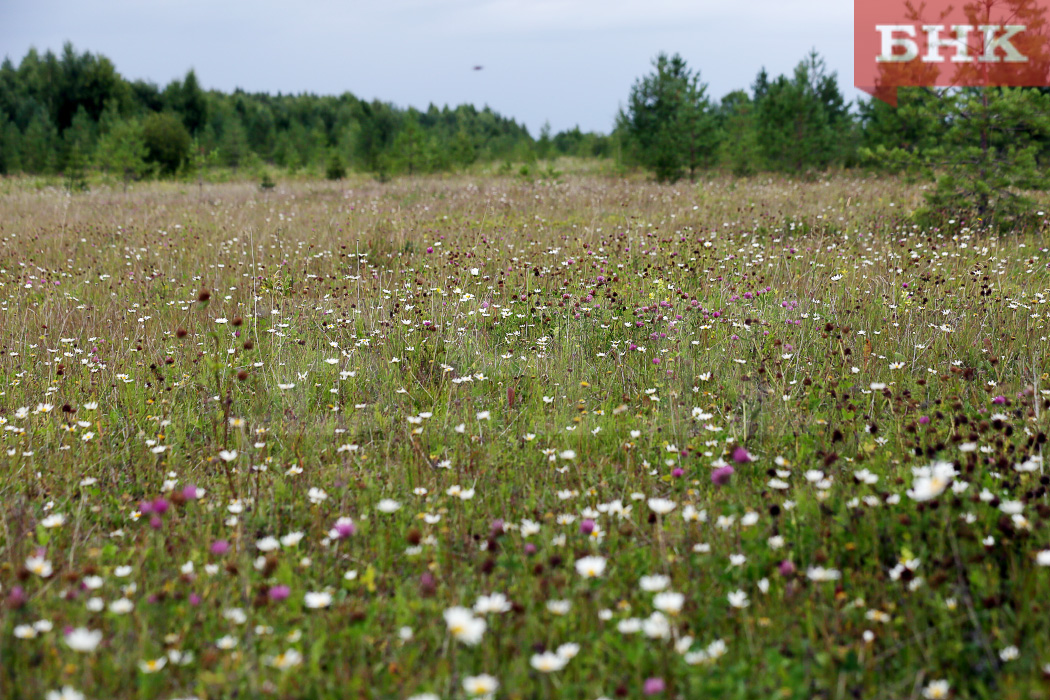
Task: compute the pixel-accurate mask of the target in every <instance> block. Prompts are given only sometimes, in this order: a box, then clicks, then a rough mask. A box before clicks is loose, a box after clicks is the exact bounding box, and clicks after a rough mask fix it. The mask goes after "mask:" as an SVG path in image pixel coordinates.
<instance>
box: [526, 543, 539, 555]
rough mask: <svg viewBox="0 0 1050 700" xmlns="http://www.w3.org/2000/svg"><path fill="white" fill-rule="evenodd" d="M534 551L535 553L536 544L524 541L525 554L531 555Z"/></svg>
mask: <svg viewBox="0 0 1050 700" xmlns="http://www.w3.org/2000/svg"><path fill="white" fill-rule="evenodd" d="M535 553H536V545H534V544H533V543H532V542H526V543H525V554H526V555H527V556H530V555H533V554H535Z"/></svg>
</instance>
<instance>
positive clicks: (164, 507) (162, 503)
mask: <svg viewBox="0 0 1050 700" xmlns="http://www.w3.org/2000/svg"><path fill="white" fill-rule="evenodd" d="M168 507H169V503H168V501H167V499H165V498H158V499H156V500H155V501H153V512H154V513H156V514H157V515H164V514H165V513H167V512H168Z"/></svg>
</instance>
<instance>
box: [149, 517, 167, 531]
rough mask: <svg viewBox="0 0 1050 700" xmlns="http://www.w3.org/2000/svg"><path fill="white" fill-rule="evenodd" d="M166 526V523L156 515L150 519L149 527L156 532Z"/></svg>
mask: <svg viewBox="0 0 1050 700" xmlns="http://www.w3.org/2000/svg"><path fill="white" fill-rule="evenodd" d="M163 525H164V521H163V520H161V519H160V516H159V515H154V516H153V517H152V518H150V519H149V526H150V527H151V528H153V529H154V530H159V529H160V528H161V527H162V526H163Z"/></svg>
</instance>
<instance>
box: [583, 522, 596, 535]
mask: <svg viewBox="0 0 1050 700" xmlns="http://www.w3.org/2000/svg"><path fill="white" fill-rule="evenodd" d="M592 532H594V521H593V520H591V519H590V518H588V519H587V520H584V521H583V522H582V523H580V533H581V534H584V535H589V534H591V533H592Z"/></svg>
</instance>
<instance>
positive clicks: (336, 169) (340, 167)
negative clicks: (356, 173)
mask: <svg viewBox="0 0 1050 700" xmlns="http://www.w3.org/2000/svg"><path fill="white" fill-rule="evenodd" d="M324 176H325V177H326V178H328V179H329V180H342V179H343V178H344V177H346V161H345V160H343V156H342V154H341V153H339V151H336V150H333V151H332V153H331V155H329V156H328V165H327V166H326V167H325V172H324Z"/></svg>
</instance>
